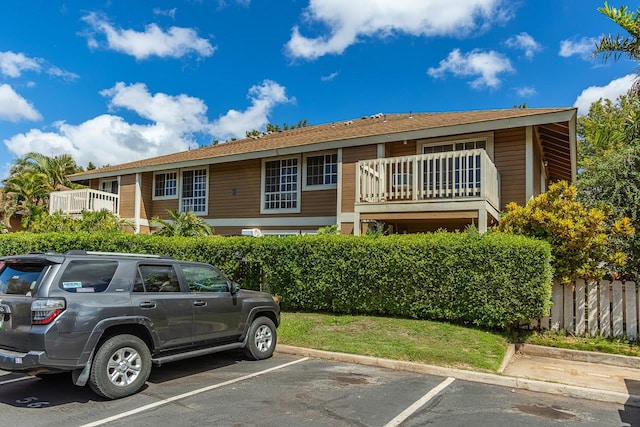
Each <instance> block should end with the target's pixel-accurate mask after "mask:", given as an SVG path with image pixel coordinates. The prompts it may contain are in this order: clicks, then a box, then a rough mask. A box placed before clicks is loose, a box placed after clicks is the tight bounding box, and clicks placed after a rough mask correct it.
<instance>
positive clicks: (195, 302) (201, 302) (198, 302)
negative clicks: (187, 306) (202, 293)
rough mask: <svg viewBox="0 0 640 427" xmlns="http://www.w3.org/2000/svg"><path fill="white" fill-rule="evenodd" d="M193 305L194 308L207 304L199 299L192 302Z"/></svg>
mask: <svg viewBox="0 0 640 427" xmlns="http://www.w3.org/2000/svg"><path fill="white" fill-rule="evenodd" d="M193 305H195V306H196V307H204V306H206V305H207V302H206V301H203V300H201V299H198V300H195V301H194V302H193Z"/></svg>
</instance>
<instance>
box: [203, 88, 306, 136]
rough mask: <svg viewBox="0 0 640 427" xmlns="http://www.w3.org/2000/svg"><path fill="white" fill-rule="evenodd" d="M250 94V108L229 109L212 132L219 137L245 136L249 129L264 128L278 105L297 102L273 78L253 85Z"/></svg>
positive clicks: (213, 127) (216, 123)
mask: <svg viewBox="0 0 640 427" xmlns="http://www.w3.org/2000/svg"><path fill="white" fill-rule="evenodd" d="M248 96H249V99H250V100H251V106H250V107H249V108H247V109H246V110H245V111H236V110H229V111H228V112H227V113H226V114H225V115H224V116H221V117H219V118H218V120H216V122H215V123H214V124H213V126H212V133H213V134H214V135H216V136H218V137H219V138H218V139H222V140H226V139H229V138H232V137H236V138H244V137H245V135H246V131H248V130H253V129H264V128H265V126H266V125H267V123H269V114H270V113H271V110H273V108H274V107H275V106H276V105H278V104H283V103H289V102H295V99H294V98H289V97H287V94H286V89H285V88H284V87H283V86H280V85H279V84H278V83H276V82H274V81H271V80H265V81H263V82H262V84H261V85H259V86H258V85H256V86H253V87H251V89H249V95H248Z"/></svg>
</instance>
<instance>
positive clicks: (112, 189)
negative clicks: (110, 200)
mask: <svg viewBox="0 0 640 427" xmlns="http://www.w3.org/2000/svg"><path fill="white" fill-rule="evenodd" d="M100 191H104V192H106V193H111V194H118V180H117V179H110V180H108V181H100Z"/></svg>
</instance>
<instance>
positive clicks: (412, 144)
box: [385, 140, 418, 157]
mask: <svg viewBox="0 0 640 427" xmlns="http://www.w3.org/2000/svg"><path fill="white" fill-rule="evenodd" d="M417 150H418V148H417V147H416V141H415V140H411V141H407V142H406V143H405V142H404V141H397V142H390V143H388V144H387V145H386V146H385V157H401V156H415V154H416V153H417Z"/></svg>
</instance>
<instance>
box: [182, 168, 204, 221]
mask: <svg viewBox="0 0 640 427" xmlns="http://www.w3.org/2000/svg"><path fill="white" fill-rule="evenodd" d="M197 170H204V176H205V179H204V180H205V188H204V192H205V195H204V210H203V211H201V212H196V211H193V213H194V214H195V215H198V216H206V215H208V214H209V167H208V166H198V167H193V168H185V169H180V171H179V173H178V196H179V198H178V211H179V212H180V213H185V212H188V211H185V210H183V209H182V202H183V200H184V197H183V196H182V192H183V190H184V182H183V180H184V178H183V174H184V173H185V172H188V171H197ZM192 198H197V197H192Z"/></svg>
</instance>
